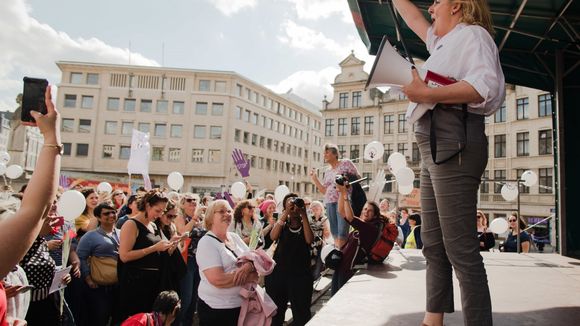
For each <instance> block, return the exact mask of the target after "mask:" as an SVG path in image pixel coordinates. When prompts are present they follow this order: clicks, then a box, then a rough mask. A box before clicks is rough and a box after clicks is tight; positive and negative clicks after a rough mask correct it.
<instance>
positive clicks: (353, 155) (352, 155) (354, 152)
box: [350, 145, 360, 160]
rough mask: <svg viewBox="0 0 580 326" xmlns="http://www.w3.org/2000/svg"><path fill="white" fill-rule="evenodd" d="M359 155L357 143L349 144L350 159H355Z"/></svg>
mask: <svg viewBox="0 0 580 326" xmlns="http://www.w3.org/2000/svg"><path fill="white" fill-rule="evenodd" d="M359 156H360V150H359V145H350V159H351V160H356V159H358V158H359Z"/></svg>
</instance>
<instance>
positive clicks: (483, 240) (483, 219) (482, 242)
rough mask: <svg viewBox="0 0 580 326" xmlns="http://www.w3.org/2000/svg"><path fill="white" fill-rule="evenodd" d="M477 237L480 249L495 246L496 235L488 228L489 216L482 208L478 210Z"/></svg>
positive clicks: (484, 249)
mask: <svg viewBox="0 0 580 326" xmlns="http://www.w3.org/2000/svg"><path fill="white" fill-rule="evenodd" d="M477 238H478V239H479V251H489V249H491V248H493V247H494V246H495V236H494V235H493V233H492V232H491V231H490V230H489V229H488V225H487V216H485V214H484V213H483V212H482V211H480V210H477Z"/></svg>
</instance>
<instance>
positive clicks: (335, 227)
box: [326, 203, 349, 240]
mask: <svg viewBox="0 0 580 326" xmlns="http://www.w3.org/2000/svg"><path fill="white" fill-rule="evenodd" d="M326 215H327V216H328V222H329V223H330V233H331V234H332V237H333V238H334V239H342V240H345V239H346V237H347V236H348V227H349V225H348V222H347V221H346V220H345V219H344V218H343V217H342V216H341V215H340V214H339V213H338V203H327V204H326Z"/></svg>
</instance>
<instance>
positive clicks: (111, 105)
mask: <svg viewBox="0 0 580 326" xmlns="http://www.w3.org/2000/svg"><path fill="white" fill-rule="evenodd" d="M120 102H121V101H120V99H119V98H118V97H109V98H108V99H107V110H109V111H118V110H119V103H120Z"/></svg>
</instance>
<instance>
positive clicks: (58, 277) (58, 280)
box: [48, 265, 72, 293]
mask: <svg viewBox="0 0 580 326" xmlns="http://www.w3.org/2000/svg"><path fill="white" fill-rule="evenodd" d="M71 267H72V265H69V266H68V267H65V268H61V269H57V270H56V271H55V272H54V278H53V279H52V284H51V285H50V291H49V292H48V293H53V292H56V291H58V290H60V289H64V288H65V287H66V284H65V283H64V282H63V281H62V278H63V277H65V275H67V274H69V273H70V269H71Z"/></svg>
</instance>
